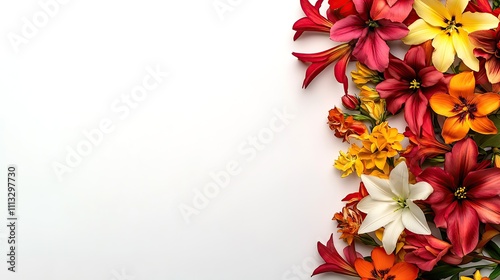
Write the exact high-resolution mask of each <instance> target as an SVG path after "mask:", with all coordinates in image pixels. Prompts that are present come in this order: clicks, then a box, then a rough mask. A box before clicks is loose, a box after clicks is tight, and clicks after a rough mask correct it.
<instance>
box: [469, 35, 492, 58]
mask: <svg viewBox="0 0 500 280" xmlns="http://www.w3.org/2000/svg"><path fill="white" fill-rule="evenodd" d="M496 37H497V34H496V32H495V31H493V30H480V31H476V32H472V33H469V39H470V41H471V43H472V44H473V45H474V47H476V48H479V49H481V50H483V51H484V52H486V53H489V54H492V53H495V51H496V45H497V43H496Z"/></svg>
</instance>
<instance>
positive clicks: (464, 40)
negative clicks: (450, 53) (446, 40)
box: [451, 28, 479, 71]
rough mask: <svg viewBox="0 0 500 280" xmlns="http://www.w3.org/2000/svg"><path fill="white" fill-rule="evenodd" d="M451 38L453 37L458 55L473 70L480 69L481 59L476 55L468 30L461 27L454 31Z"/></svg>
mask: <svg viewBox="0 0 500 280" xmlns="http://www.w3.org/2000/svg"><path fill="white" fill-rule="evenodd" d="M451 38H452V39H453V46H454V47H455V50H456V51H457V56H458V57H459V58H460V59H462V61H463V62H464V64H465V65H467V67H469V68H470V69H471V70H474V71H479V60H478V59H477V58H476V57H475V56H474V47H473V46H472V44H471V42H470V40H469V35H468V34H467V32H465V30H463V29H461V28H459V29H458V30H457V31H456V32H453V33H452V35H451Z"/></svg>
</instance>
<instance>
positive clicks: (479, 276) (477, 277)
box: [460, 270, 490, 280]
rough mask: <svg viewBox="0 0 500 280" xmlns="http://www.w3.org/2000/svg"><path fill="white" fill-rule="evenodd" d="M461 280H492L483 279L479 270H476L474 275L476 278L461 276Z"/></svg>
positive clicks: (488, 279)
mask: <svg viewBox="0 0 500 280" xmlns="http://www.w3.org/2000/svg"><path fill="white" fill-rule="evenodd" d="M460 280H490V278H489V277H482V276H481V272H480V271H479V270H476V272H475V273H474V278H470V277H466V276H460Z"/></svg>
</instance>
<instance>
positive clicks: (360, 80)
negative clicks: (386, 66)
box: [351, 61, 382, 88]
mask: <svg viewBox="0 0 500 280" xmlns="http://www.w3.org/2000/svg"><path fill="white" fill-rule="evenodd" d="M351 77H352V81H353V82H354V84H356V86H357V87H358V88H361V87H363V86H364V85H366V84H368V83H373V84H377V83H379V82H380V81H381V80H382V78H381V77H380V76H379V73H378V72H377V71H373V70H371V69H370V68H368V67H367V66H366V65H364V64H363V63H361V62H359V61H358V62H356V70H355V71H352V72H351Z"/></svg>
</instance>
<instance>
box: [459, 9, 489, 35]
mask: <svg viewBox="0 0 500 280" xmlns="http://www.w3.org/2000/svg"><path fill="white" fill-rule="evenodd" d="M460 23H461V24H462V28H463V29H465V30H466V31H467V32H469V33H471V32H474V31H478V30H488V29H493V28H495V27H497V26H498V18H497V17H495V16H494V15H492V14H488V13H471V12H465V13H464V14H463V15H462V19H461V20H460Z"/></svg>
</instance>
